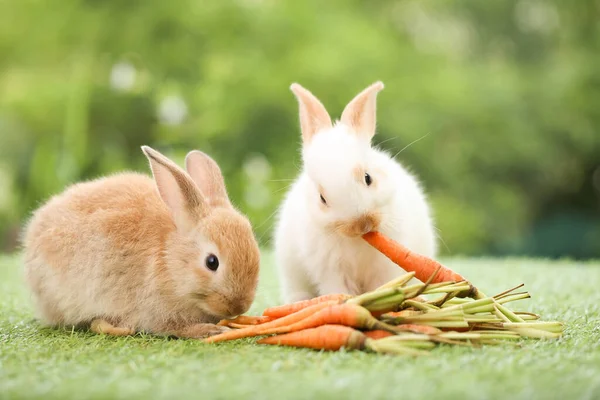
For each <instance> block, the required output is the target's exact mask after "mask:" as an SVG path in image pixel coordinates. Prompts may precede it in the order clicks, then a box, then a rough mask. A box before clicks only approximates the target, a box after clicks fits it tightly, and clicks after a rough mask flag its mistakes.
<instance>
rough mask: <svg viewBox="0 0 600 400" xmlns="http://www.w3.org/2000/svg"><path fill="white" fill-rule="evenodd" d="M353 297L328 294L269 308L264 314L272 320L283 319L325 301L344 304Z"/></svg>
mask: <svg viewBox="0 0 600 400" xmlns="http://www.w3.org/2000/svg"><path fill="white" fill-rule="evenodd" d="M351 297H352V296H350V295H348V294H340V293H335V294H326V295H323V296H319V297H315V298H313V299H310V300H302V301H297V302H295V303H291V304H284V305H282V306H277V307H271V308H267V309H266V310H265V311H264V312H263V315H264V316H268V317H271V318H281V317H285V316H286V315H290V314H292V313H295V312H297V311H300V310H302V309H303V308H306V307H309V306H312V305H313V304H318V303H323V302H325V301H332V300H335V301H337V302H338V303H343V302H344V301H346V300H348V299H349V298H351Z"/></svg>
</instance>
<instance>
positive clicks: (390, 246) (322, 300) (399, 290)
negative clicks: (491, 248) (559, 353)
mask: <svg viewBox="0 0 600 400" xmlns="http://www.w3.org/2000/svg"><path fill="white" fill-rule="evenodd" d="M364 238H365V240H366V241H367V242H369V243H370V244H371V245H372V246H374V247H375V248H377V249H378V250H379V251H381V252H382V253H383V254H385V255H386V256H388V257H389V258H390V259H391V260H392V261H394V262H395V263H396V264H398V265H400V266H401V267H402V268H403V269H404V270H406V271H410V272H408V273H407V274H405V275H403V276H401V277H399V278H397V279H395V280H392V281H390V282H388V283H386V284H385V285H383V286H381V287H380V288H378V289H376V290H374V291H372V292H367V293H364V294H361V295H359V296H350V295H347V294H330V295H325V296H320V297H316V298H314V299H311V300H306V301H301V302H296V303H292V304H286V305H283V306H277V307H272V308H268V309H266V310H265V311H264V313H263V315H262V316H240V317H238V318H236V319H234V320H224V321H221V322H220V324H221V325H225V326H228V327H230V328H233V329H232V330H229V331H226V332H224V333H221V334H219V335H216V336H212V337H209V338H207V339H205V341H206V342H208V343H216V342H221V341H226V340H234V339H241V338H247V337H254V336H266V337H264V338H262V339H260V340H259V341H258V343H259V344H267V345H282V346H293V347H306V348H312V349H321V350H339V349H341V348H345V349H354V350H366V351H372V352H377V353H393V354H407V355H419V354H426V351H427V350H429V349H431V348H433V347H435V346H436V345H438V344H441V343H443V344H450V345H468V346H479V345H483V344H498V343H502V342H506V341H514V340H516V339H519V338H522V337H529V338H558V337H560V336H561V334H562V330H563V325H562V324H561V323H560V322H541V321H539V316H538V315H536V314H533V313H528V312H513V311H511V310H510V309H508V308H507V307H506V304H507V303H509V302H512V301H517V300H522V299H527V298H529V297H530V296H529V293H527V292H517V290H518V289H519V288H521V287H522V286H523V285H519V286H516V287H514V288H512V289H510V290H507V291H505V292H502V293H499V294H497V295H495V296H493V297H487V296H485V295H484V294H483V293H482V292H481V291H479V290H477V289H476V288H475V287H474V286H473V285H471V284H470V283H469V282H467V281H466V280H465V279H464V278H463V277H462V276H460V275H458V274H456V273H455V272H453V271H452V270H450V269H448V268H446V267H444V266H442V265H441V264H439V263H438V262H436V261H434V260H431V259H429V258H426V257H423V256H421V255H418V254H415V253H412V252H410V251H409V250H408V249H406V248H404V247H403V246H401V245H400V244H398V243H396V242H393V241H391V240H389V239H388V238H386V237H384V236H383V235H381V234H379V233H369V234H367V235H365V236H364ZM415 277H416V278H417V279H419V280H421V281H423V283H417V284H411V285H409V282H410V281H411V280H412V278H415ZM423 296H427V299H425V298H423Z"/></svg>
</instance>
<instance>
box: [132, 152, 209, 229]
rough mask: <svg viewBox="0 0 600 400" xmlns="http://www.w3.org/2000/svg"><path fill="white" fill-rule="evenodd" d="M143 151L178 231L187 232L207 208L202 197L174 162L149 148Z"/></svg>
mask: <svg viewBox="0 0 600 400" xmlns="http://www.w3.org/2000/svg"><path fill="white" fill-rule="evenodd" d="M142 151H143V152H144V154H145V155H146V157H148V160H149V161H150V168H151V169H152V175H154V181H155V182H156V187H157V188H158V193H159V194H160V197H161V198H162V200H163V201H164V202H165V204H166V205H167V206H168V207H169V209H170V210H171V212H172V214H173V219H174V221H175V225H176V226H177V228H178V229H180V230H182V231H184V232H187V231H189V229H191V228H192V227H193V226H195V224H196V222H197V221H198V220H199V219H200V218H201V214H202V210H203V209H204V208H205V204H204V201H203V199H202V195H201V193H200V191H199V190H198V187H197V186H196V185H195V184H194V182H193V181H192V179H191V178H190V176H189V175H188V174H187V173H186V172H185V171H184V170H183V169H181V168H180V167H178V166H177V165H176V164H175V163H174V162H172V161H171V160H169V159H168V158H167V157H165V156H163V155H162V154H161V153H159V152H158V151H156V150H154V149H152V148H151V147H148V146H142Z"/></svg>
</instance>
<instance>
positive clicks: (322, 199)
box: [319, 193, 327, 205]
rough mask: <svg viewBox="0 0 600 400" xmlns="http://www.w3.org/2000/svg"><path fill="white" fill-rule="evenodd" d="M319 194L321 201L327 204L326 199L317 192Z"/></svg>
mask: <svg viewBox="0 0 600 400" xmlns="http://www.w3.org/2000/svg"><path fill="white" fill-rule="evenodd" d="M319 196H320V197H321V203H323V204H325V205H327V201H326V200H325V197H323V195H322V194H320V193H319Z"/></svg>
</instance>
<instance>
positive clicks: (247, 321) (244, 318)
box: [217, 315, 274, 326]
mask: <svg viewBox="0 0 600 400" xmlns="http://www.w3.org/2000/svg"><path fill="white" fill-rule="evenodd" d="M273 319H274V318H271V317H267V316H264V315H261V316H256V317H255V316H250V315H240V316H238V317H236V318H234V319H223V320H221V321H219V323H218V324H217V325H220V326H229V325H230V324H238V325H260V324H264V323H265V322H270V321H272V320H273Z"/></svg>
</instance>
